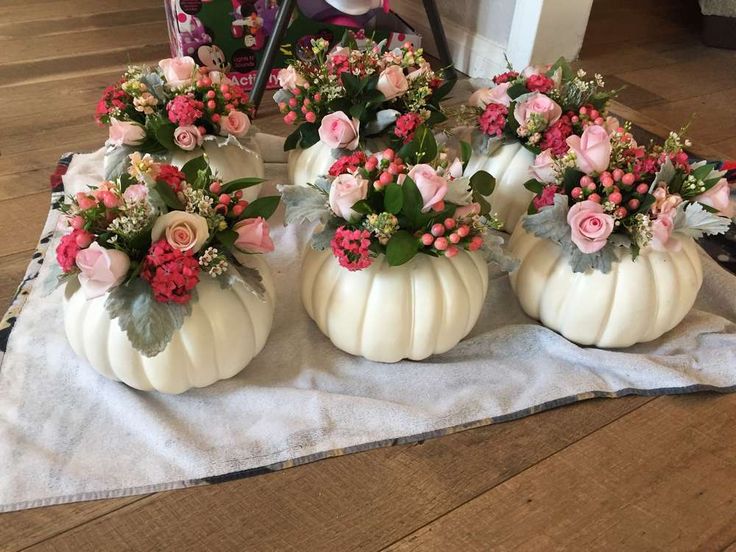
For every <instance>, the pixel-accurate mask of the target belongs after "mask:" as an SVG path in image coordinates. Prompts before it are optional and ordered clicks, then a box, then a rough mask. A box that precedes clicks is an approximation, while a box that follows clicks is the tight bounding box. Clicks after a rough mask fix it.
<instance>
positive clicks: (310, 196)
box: [277, 184, 330, 224]
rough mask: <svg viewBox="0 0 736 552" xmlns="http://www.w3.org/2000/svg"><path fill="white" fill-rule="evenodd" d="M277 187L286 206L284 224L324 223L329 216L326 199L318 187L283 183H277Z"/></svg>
mask: <svg viewBox="0 0 736 552" xmlns="http://www.w3.org/2000/svg"><path fill="white" fill-rule="evenodd" d="M277 189H278V191H279V192H281V199H282V200H283V202H284V206H285V207H286V214H285V216H284V224H292V223H294V224H302V223H305V222H317V221H319V222H323V223H324V222H326V221H327V220H328V219H329V218H330V209H329V207H328V206H327V199H326V198H325V196H324V194H323V193H322V192H320V191H319V190H318V189H315V188H312V187H307V186H295V185H284V184H279V185H278V186H277Z"/></svg>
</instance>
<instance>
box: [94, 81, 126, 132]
mask: <svg viewBox="0 0 736 552" xmlns="http://www.w3.org/2000/svg"><path fill="white" fill-rule="evenodd" d="M122 83H123V81H122V80H121V81H120V82H119V83H117V84H113V85H110V86H108V87H107V88H105V90H104V91H103V92H102V97H101V98H100V101H99V102H97V107H96V109H95V121H97V124H98V125H104V124H105V123H106V122H107V121H105V120H104V118H106V117H108V116H109V115H110V111H112V109H113V108H115V109H119V110H120V111H123V110H124V109H125V106H126V103H130V102H129V100H130V96H128V94H126V93H125V92H124V91H123V90H122V89H121V88H120V85H121V84H122Z"/></svg>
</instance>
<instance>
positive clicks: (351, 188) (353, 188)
mask: <svg viewBox="0 0 736 552" xmlns="http://www.w3.org/2000/svg"><path fill="white" fill-rule="evenodd" d="M367 195H368V181H367V180H366V179H364V178H362V177H360V176H354V175H352V174H341V175H339V176H337V177H335V179H334V180H333V181H332V186H330V209H332V211H333V212H334V213H335V214H336V215H337V216H338V217H342V218H344V219H345V220H348V221H349V220H353V219H356V218H359V217H360V214H359V213H356V212H355V211H353V205H355V204H356V203H358V201H360V200H361V199H365V198H366V196H367Z"/></svg>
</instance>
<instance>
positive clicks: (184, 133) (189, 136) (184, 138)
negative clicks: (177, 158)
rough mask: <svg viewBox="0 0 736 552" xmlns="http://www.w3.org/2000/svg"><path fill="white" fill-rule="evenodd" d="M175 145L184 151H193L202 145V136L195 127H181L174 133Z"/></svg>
mask: <svg viewBox="0 0 736 552" xmlns="http://www.w3.org/2000/svg"><path fill="white" fill-rule="evenodd" d="M174 143H175V144H176V145H177V146H179V147H180V148H181V149H183V150H186V151H192V150H193V149H194V148H196V147H198V146H201V145H202V135H201V134H200V133H199V129H198V128H197V127H196V126H194V125H188V126H180V127H177V128H176V130H175V131H174Z"/></svg>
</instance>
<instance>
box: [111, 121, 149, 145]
mask: <svg viewBox="0 0 736 552" xmlns="http://www.w3.org/2000/svg"><path fill="white" fill-rule="evenodd" d="M145 139H146V129H145V128H143V126H142V125H139V124H138V123H130V122H128V121H118V120H117V119H110V143H111V144H113V145H115V146H137V145H139V144H140V143H141V142H143V140H145Z"/></svg>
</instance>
